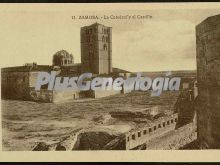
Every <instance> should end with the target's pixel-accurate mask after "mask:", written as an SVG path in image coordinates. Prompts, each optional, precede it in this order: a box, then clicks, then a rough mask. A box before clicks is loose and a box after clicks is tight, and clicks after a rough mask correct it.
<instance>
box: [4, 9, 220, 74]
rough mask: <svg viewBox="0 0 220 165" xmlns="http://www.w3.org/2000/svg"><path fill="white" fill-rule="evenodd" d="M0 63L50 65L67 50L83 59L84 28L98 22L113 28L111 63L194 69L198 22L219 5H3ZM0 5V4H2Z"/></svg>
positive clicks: (149, 68)
mask: <svg viewBox="0 0 220 165" xmlns="http://www.w3.org/2000/svg"><path fill="white" fill-rule="evenodd" d="M1 7H2V9H1V10H0V24H1V25H0V38H1V40H0V45H1V46H0V55H1V57H2V58H4V59H3V60H1V67H8V66H19V65H23V64H24V63H31V62H37V63H38V64H45V65H51V64H52V56H53V54H54V53H55V52H57V51H59V50H61V49H65V50H67V51H68V52H70V53H72V54H73V55H74V60H75V62H77V63H78V62H80V55H81V53H80V27H82V26H86V25H90V24H92V23H95V22H99V23H101V24H104V25H106V26H111V27H112V32H113V36H112V37H113V41H112V58H113V67H119V68H122V69H126V70H129V71H161V70H190V69H196V60H195V57H196V51H195V50H196V45H195V44H196V43H195V40H196V38H195V26H196V25H197V24H198V23H200V22H201V21H202V20H204V19H205V18H207V17H208V16H212V15H216V14H220V12H219V9H218V10H217V9H216V10H215V9H212V10H208V9H188V10H185V9H174V8H173V9H172V10H170V9H166V10H163V9H160V10H159V9H149V8H147V9H146V8H144V7H142V8H140V9H139V10H137V9H135V8H134V9H133V10H132V8H128V10H126V9H125V8H124V9H123V10H120V8H111V7H109V6H107V5H105V6H103V7H102V8H100V6H99V7H98V8H97V7H96V8H88V9H87V8H79V6H77V5H75V6H74V5H69V6H65V5H62V6H61V5H60V6H57V5H56V6H52V5H51V6H44V5H40V6H37V7H35V6H31V7H30V6H21V5H20V6H17V7H16V6H9V7H8V6H7V8H6V7H4V6H1ZM1 7H0V8H1ZM104 14H105V15H151V16H152V17H153V18H152V19H142V20H132V21H131V20H108V21H106V20H72V19H71V16H72V15H76V16H78V15H98V16H103V15H104Z"/></svg>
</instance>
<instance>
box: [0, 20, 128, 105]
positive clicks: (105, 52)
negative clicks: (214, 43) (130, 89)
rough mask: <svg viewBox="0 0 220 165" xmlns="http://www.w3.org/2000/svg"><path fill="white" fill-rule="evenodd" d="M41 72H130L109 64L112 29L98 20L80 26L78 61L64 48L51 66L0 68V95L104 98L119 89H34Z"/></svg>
mask: <svg viewBox="0 0 220 165" xmlns="http://www.w3.org/2000/svg"><path fill="white" fill-rule="evenodd" d="M40 71H44V72H51V71H56V72H57V74H59V76H69V77H70V76H76V75H79V74H81V73H84V72H90V73H93V75H94V76H95V75H100V74H101V75H111V76H113V77H114V76H128V75H129V74H130V72H128V71H125V70H121V69H118V68H113V67H112V28H111V27H107V26H104V25H101V24H98V23H94V24H92V25H90V26H85V27H82V28H81V63H74V57H73V55H72V54H70V53H69V52H67V51H66V50H60V51H58V52H56V53H55V54H54V55H53V60H52V65H37V63H31V64H25V65H23V66H16V67H8V68H2V69H1V75H2V79H1V84H2V85H1V90H2V98H6V99H21V100H33V101H40V102H60V101H65V100H69V99H78V98H81V97H83V98H84V97H93V98H94V97H95V98H98V97H105V96H108V95H113V94H117V93H120V91H88V92H76V91H65V92H62V91H54V90H47V86H44V87H43V88H41V90H40V91H36V90H35V89H34V87H35V84H36V79H37V74H38V72H40Z"/></svg>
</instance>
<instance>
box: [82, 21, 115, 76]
mask: <svg viewBox="0 0 220 165" xmlns="http://www.w3.org/2000/svg"><path fill="white" fill-rule="evenodd" d="M81 63H82V71H83V72H91V73H95V74H109V73H111V72H112V28H111V27H107V26H104V25H101V24H98V23H95V24H92V25H90V26H85V27H82V28H81Z"/></svg>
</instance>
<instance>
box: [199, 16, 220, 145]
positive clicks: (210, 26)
mask: <svg viewBox="0 0 220 165" xmlns="http://www.w3.org/2000/svg"><path fill="white" fill-rule="evenodd" d="M196 58H197V84H198V100H197V101H198V102H197V105H196V110H197V116H198V120H197V123H198V140H199V143H200V147H201V148H212V149H219V148H220V15H216V16H212V17H209V18H207V19H206V20H204V21H203V22H202V23H200V24H199V25H197V27H196Z"/></svg>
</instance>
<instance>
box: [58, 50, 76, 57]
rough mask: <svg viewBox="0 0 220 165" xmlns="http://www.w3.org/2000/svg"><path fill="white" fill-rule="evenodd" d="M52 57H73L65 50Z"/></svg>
mask: <svg viewBox="0 0 220 165" xmlns="http://www.w3.org/2000/svg"><path fill="white" fill-rule="evenodd" d="M54 56H59V57H64V58H69V57H73V55H72V54H70V53H69V52H67V51H66V50H60V51H58V52H56V53H55V54H54Z"/></svg>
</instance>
